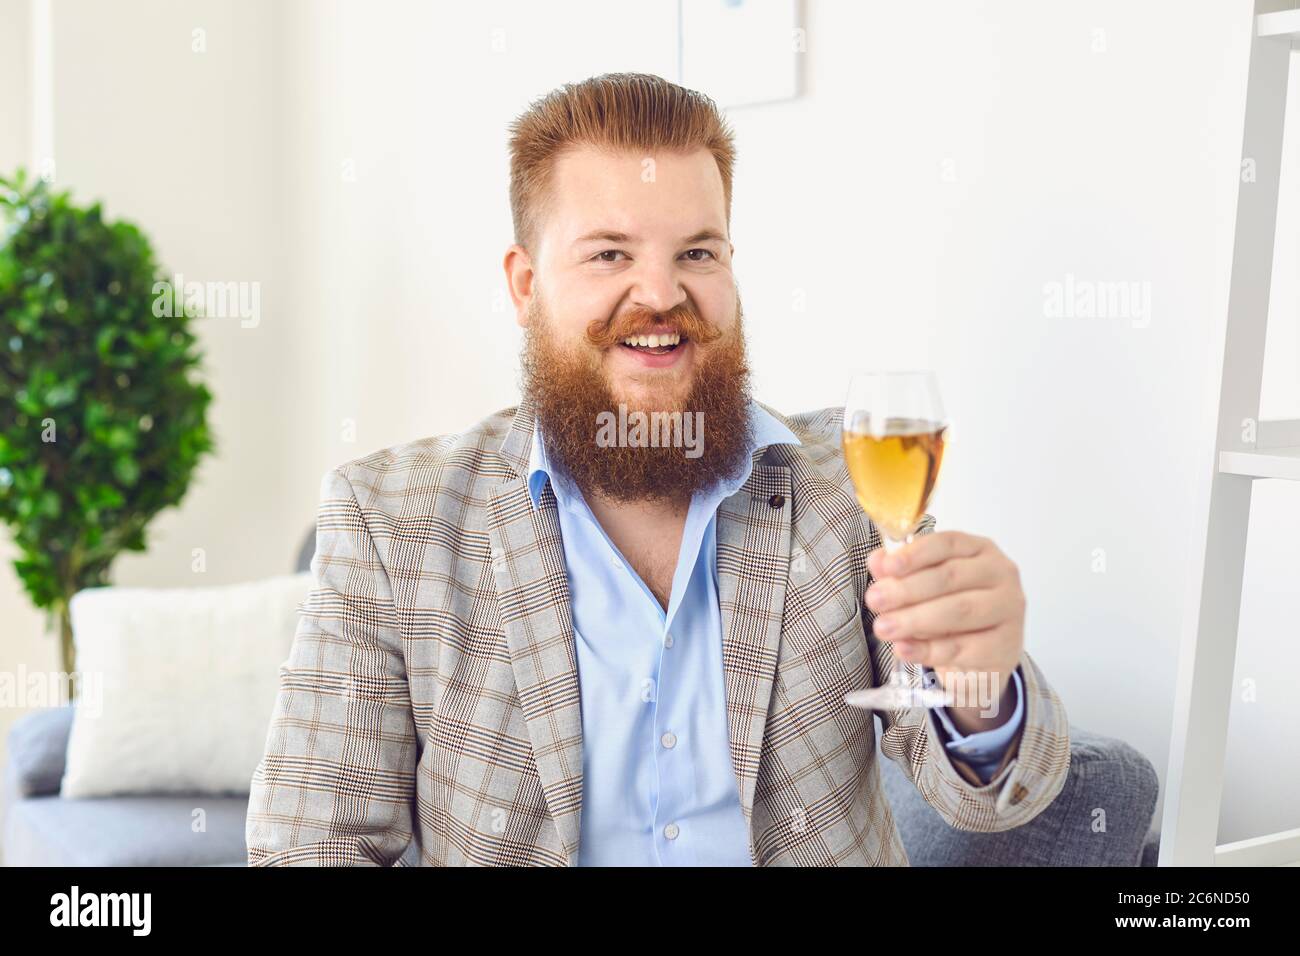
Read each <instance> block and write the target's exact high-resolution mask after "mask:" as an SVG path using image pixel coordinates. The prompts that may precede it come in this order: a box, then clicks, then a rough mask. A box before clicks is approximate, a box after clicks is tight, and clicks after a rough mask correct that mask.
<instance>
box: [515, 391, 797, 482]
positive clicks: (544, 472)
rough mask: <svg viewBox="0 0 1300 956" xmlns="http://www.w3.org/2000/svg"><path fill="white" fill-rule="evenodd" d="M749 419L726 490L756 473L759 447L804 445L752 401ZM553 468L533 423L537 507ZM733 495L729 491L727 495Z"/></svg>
mask: <svg viewBox="0 0 1300 956" xmlns="http://www.w3.org/2000/svg"><path fill="white" fill-rule="evenodd" d="M749 420H750V423H751V424H752V425H753V428H752V430H751V434H752V436H753V444H751V445H750V446H749V448H748V449H747V450H746V454H745V462H746V467H745V470H744V472H743V473H742V474H741V475H740V476H739V478H737V479H734V480H733V481H731V482H728V485H727V487H728V488H729V489H730V490H731V491H734V490H735V489H736V488H739V487H740V486H741V485H743V484H744V483H745V482H746V481H748V480H749V475H750V472H751V471H752V470H753V463H752V461H751V459H752V458H753V455H754V452H755V451H757V450H758V449H759V448H763V447H765V446H767V445H776V444H787V445H802V444H803V442H801V441H800V440H799V436H798V435H796V434H795V433H794V432H792V431H791V430H790V429H789V428H788V427H786V425H785V424H784V423H783V422H781V421H780V420H779V419H777V418H776V417H775V416H773V415H772V414H771V413H770V412H769V411H767V409H765V408H763V406H761V405H759V404H758V402H756V401H754V400H753V399H752V398H751V399H750V401H749ZM551 477H552V475H551V465H550V462H549V461H548V460H547V457H546V443H545V442H543V441H542V436H541V432H540V431H539V430H538V427H537V422H536V421H534V422H533V444H532V450H531V451H530V452H529V454H528V472H527V480H528V493H529V494H530V495H531V496H532V499H533V504H534V505H537V504H539V503H540V501H541V494H542V484H543V483H544V482H545V481H546V479H547V478H551ZM552 485H553V487H554V488H555V491H556V494H557V495H560V494H562V493H563V492H562V491H561V489H560V484H559V483H558V482H554V481H553V482H552ZM728 493H730V492H728Z"/></svg>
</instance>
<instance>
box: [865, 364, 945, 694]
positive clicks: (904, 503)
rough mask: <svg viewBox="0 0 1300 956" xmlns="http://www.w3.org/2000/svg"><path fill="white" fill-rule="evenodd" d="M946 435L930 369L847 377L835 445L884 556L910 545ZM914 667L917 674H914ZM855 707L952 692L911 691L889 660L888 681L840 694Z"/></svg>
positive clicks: (900, 665)
mask: <svg viewBox="0 0 1300 956" xmlns="http://www.w3.org/2000/svg"><path fill="white" fill-rule="evenodd" d="M947 432H948V422H947V418H946V416H945V415H944V412H943V402H942V401H941V400H940V398H939V382H938V380H937V379H936V378H935V375H934V373H933V372H929V371H906V372H865V373H862V374H859V375H855V376H853V378H852V380H851V381H850V382H849V393H848V397H847V398H846V399H845V402H844V421H843V425H842V427H841V432H840V436H841V441H842V443H843V445H844V461H845V463H846V464H847V466H848V470H849V477H851V478H852V479H853V488H854V491H855V492H856V494H857V498H858V504H860V505H861V506H862V510H863V511H865V512H866V513H867V516H868V517H869V518H870V519H871V520H872V522H873V523H874V524H875V526H876V528H877V530H879V532H880V534H881V537H882V539H883V540H882V544H883V546H884V549H885V551H886V552H889V553H892V552H894V551H897V550H898V549H899V548H900V547H902V546H903V545H904V544H906V543H909V542H911V541H912V539H913V537H914V536H915V534H916V528H917V525H918V524H919V522H920V520H921V518H922V517H923V516H924V515H925V509H926V507H927V506H928V505H929V503H930V497H931V496H932V495H933V494H934V486H935V482H936V480H937V479H938V477H939V466H940V465H941V464H942V463H943V448H944V441H945V438H946V436H947ZM919 669H920V668H919V665H918V670H919ZM844 699H845V701H846V702H847V703H849V704H851V705H853V706H855V707H864V708H869V709H872V710H899V709H910V708H917V707H943V706H949V705H951V704H952V702H953V699H952V694H951V692H949V691H947V690H945V689H944V688H943V687H942V686H940V685H938V684H935V686H933V687H924V686H915V687H914V686H912V684H911V682H910V680H909V677H908V664H907V662H906V661H903V660H900V659H899V658H897V657H895V658H894V668H893V673H892V675H891V676H890V680H889V682H888V683H885V684H882V685H880V686H878V687H868V688H866V689H864V690H856V691H853V692H851V693H849V694H846V695H845V698H844Z"/></svg>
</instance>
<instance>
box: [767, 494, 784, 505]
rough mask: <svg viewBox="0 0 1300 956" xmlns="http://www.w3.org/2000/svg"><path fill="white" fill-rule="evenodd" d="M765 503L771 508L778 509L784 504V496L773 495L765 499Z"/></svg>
mask: <svg viewBox="0 0 1300 956" xmlns="http://www.w3.org/2000/svg"><path fill="white" fill-rule="evenodd" d="M767 503H768V504H769V505H771V506H772V507H773V508H779V507H781V506H782V505H783V504H785V495H773V496H772V497H771V498H768V499H767Z"/></svg>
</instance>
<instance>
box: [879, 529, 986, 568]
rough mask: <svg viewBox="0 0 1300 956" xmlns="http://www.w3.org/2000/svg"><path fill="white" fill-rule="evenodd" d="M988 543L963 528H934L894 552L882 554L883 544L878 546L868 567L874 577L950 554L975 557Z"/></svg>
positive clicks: (935, 561) (936, 561)
mask: <svg viewBox="0 0 1300 956" xmlns="http://www.w3.org/2000/svg"><path fill="white" fill-rule="evenodd" d="M987 544H989V539H988V538H983V537H980V536H979V535H974V534H967V533H966V532H965V531H933V532H931V533H930V534H923V535H919V536H918V537H916V538H915V539H913V540H912V541H911V542H910V543H908V544H905V545H903V546H902V547H901V548H899V549H898V550H897V551H895V552H894V553H893V554H885V553H883V552H884V549H883V548H877V549H876V550H875V551H873V552H871V554H870V555H869V556H868V557H867V570H869V571H870V572H871V574H872V576H873V577H884V576H887V575H899V574H910V573H912V572H913V571H916V570H918V569H920V568H928V567H930V566H931V565H934V564H939V563H940V562H942V561H947V560H949V559H950V558H969V557H974V556H975V555H977V554H979V553H980V551H982V550H983V549H984V546H985V545H987ZM877 555H879V557H877Z"/></svg>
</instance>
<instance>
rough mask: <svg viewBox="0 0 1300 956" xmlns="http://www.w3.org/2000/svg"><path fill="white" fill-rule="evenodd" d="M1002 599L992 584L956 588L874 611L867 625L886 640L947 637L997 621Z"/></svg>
mask: <svg viewBox="0 0 1300 956" xmlns="http://www.w3.org/2000/svg"><path fill="white" fill-rule="evenodd" d="M875 587H876V585H873V586H872V590H874V589H875ZM1004 603H1005V602H1004V601H1003V600H1002V599H1001V596H1000V595H999V593H998V592H997V591H995V590H994V589H992V588H977V589H975V590H970V591H958V592H956V593H954V594H945V595H943V596H942V597H938V598H935V599H934V600H931V601H924V602H922V603H920V604H913V605H911V606H909V607H903V608H898V609H897V610H893V611H889V612H887V613H885V614H881V615H878V616H877V617H876V618H875V620H874V621H873V622H872V625H871V626H872V630H873V631H874V633H875V634H876V636H877V637H882V638H884V639H885V640H887V641H897V640H902V639H913V638H915V639H920V640H926V639H928V638H933V637H950V636H953V635H956V634H964V633H967V632H970V631H982V630H986V629H988V628H991V627H994V626H996V625H998V624H1001V623H1002V622H1003V619H1004V618H1005V617H1006V609H1005V607H1004Z"/></svg>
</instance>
